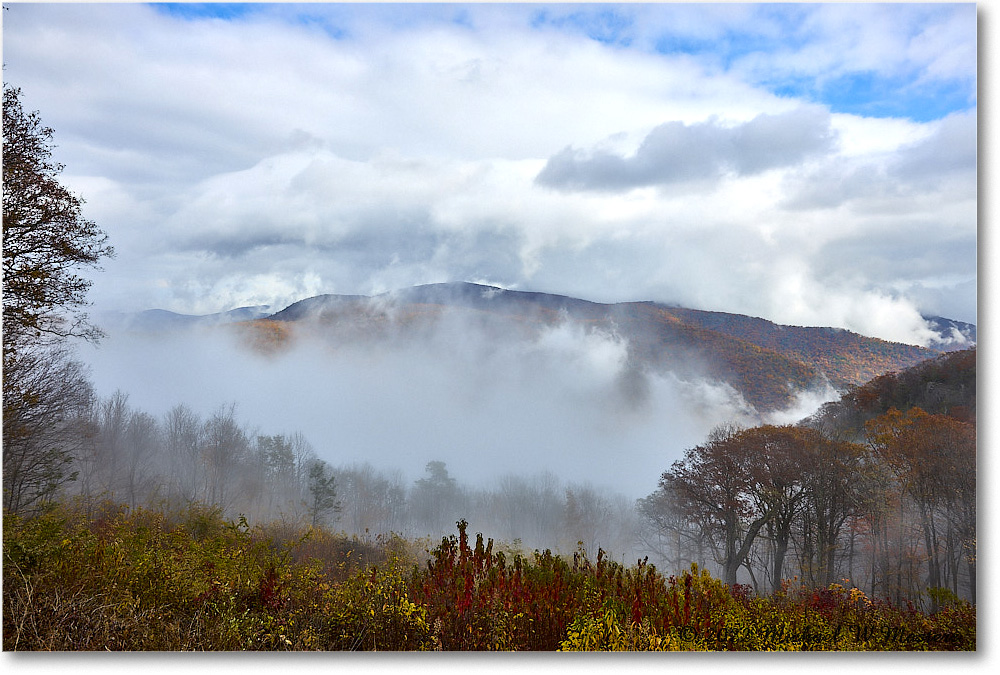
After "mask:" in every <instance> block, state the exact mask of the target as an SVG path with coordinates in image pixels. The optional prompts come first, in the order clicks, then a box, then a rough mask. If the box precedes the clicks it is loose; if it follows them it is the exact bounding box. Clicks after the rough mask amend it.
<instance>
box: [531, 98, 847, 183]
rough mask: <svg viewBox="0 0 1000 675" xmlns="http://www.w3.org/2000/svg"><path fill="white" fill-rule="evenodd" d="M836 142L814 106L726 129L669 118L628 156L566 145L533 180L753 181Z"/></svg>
mask: <svg viewBox="0 0 1000 675" xmlns="http://www.w3.org/2000/svg"><path fill="white" fill-rule="evenodd" d="M834 140H835V134H834V132H833V130H832V129H831V128H830V115H829V113H828V112H827V111H826V110H824V109H822V108H815V107H805V108H799V109H796V110H793V111H791V112H787V113H780V114H775V115H769V114H761V115H758V116H757V117H755V118H753V119H752V120H750V121H749V122H745V123H743V124H740V125H736V126H731V127H730V126H723V125H722V124H720V123H719V121H718V120H717V119H710V120H708V121H706V122H698V123H694V124H690V125H689V124H684V123H683V122H676V121H674V122H667V123H665V124H661V125H660V126H658V127H656V128H655V129H653V130H652V131H651V132H650V133H649V135H648V136H646V138H645V140H644V141H643V142H642V145H641V146H640V147H639V149H638V150H637V151H636V152H635V154H634V155H632V156H631V157H623V156H621V155H617V154H615V153H613V152H609V151H606V150H594V151H592V152H590V153H586V152H583V151H580V150H576V149H574V148H572V147H569V148H566V149H564V150H563V151H562V152H560V153H558V154H556V155H553V156H552V157H550V158H549V160H548V162H547V163H546V165H545V168H543V169H542V171H541V172H540V173H539V174H538V176H537V178H536V181H537V182H538V183H539V184H540V185H544V186H547V187H553V188H557V189H562V190H622V189H629V188H634V187H645V186H650V185H662V184H670V183H680V182H689V181H703V180H713V179H717V178H719V177H720V176H722V175H724V174H726V173H733V174H735V175H737V176H752V175H755V174H758V173H761V172H763V171H767V170H769V169H776V168H781V167H787V166H794V165H796V164H798V163H800V162H802V161H803V160H804V159H806V158H808V157H810V156H814V155H818V154H820V153H823V152H825V151H828V150H830V148H831V146H832V144H833V142H834Z"/></svg>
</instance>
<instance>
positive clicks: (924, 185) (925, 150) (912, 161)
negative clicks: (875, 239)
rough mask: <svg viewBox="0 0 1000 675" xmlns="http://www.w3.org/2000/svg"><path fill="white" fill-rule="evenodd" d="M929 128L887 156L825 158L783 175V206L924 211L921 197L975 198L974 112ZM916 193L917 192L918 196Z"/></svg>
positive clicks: (975, 138)
mask: <svg viewBox="0 0 1000 675" xmlns="http://www.w3.org/2000/svg"><path fill="white" fill-rule="evenodd" d="M934 126H935V128H934V130H933V132H932V133H931V134H930V135H929V136H928V137H927V138H924V139H922V140H920V141H917V142H914V143H911V144H908V145H906V146H904V147H902V148H900V149H899V150H898V151H897V152H895V153H893V154H892V155H891V156H890V157H878V156H875V157H870V156H869V157H861V158H845V157H833V158H828V159H826V160H825V161H823V162H822V163H821V165H820V166H819V167H817V168H815V169H813V170H812V171H810V172H808V173H805V174H799V175H793V176H789V177H788V179H787V184H786V188H787V189H786V194H787V197H786V199H785V202H784V204H783V206H784V207H785V208H789V209H792V210H807V209H830V208H836V207H838V206H841V205H844V204H856V205H862V206H864V207H865V208H866V209H867V210H880V211H886V212H892V213H897V214H899V213H907V212H911V211H912V212H916V213H926V211H927V204H926V202H925V198H926V197H927V196H928V195H929V194H939V195H942V196H943V197H944V201H945V202H956V201H960V200H969V199H975V196H976V180H975V177H976V162H977V154H978V152H977V126H976V116H975V113H961V114H955V115H950V116H948V117H946V118H944V119H943V120H941V121H940V122H937V123H935V125H934ZM918 197H920V198H918Z"/></svg>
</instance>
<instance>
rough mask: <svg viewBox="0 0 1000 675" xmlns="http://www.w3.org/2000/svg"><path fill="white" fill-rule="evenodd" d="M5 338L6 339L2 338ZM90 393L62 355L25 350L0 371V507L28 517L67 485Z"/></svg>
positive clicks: (75, 366)
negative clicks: (0, 497) (0, 407)
mask: <svg viewBox="0 0 1000 675" xmlns="http://www.w3.org/2000/svg"><path fill="white" fill-rule="evenodd" d="M5 337H6V336H5ZM92 400H93V391H92V389H91V386H90V383H89V382H88V381H87V379H86V376H85V373H84V371H83V368H82V366H81V365H80V363H79V362H77V361H74V360H72V359H70V358H69V357H68V355H67V354H66V352H65V350H62V349H59V348H50V349H24V350H21V351H20V353H19V354H18V358H16V359H7V358H4V368H3V506H4V508H5V509H9V510H10V511H12V512H15V513H27V512H29V511H34V510H37V509H38V508H41V507H42V506H44V505H45V504H46V503H47V502H48V501H50V500H51V498H52V497H54V496H55V495H56V494H57V493H58V491H59V489H60V488H61V487H62V486H63V485H64V484H66V483H67V482H70V481H72V480H75V478H76V473H75V472H74V471H73V467H72V465H73V461H74V456H75V455H76V454H77V452H78V450H79V449H80V448H81V446H82V445H83V442H84V439H85V434H84V430H85V427H86V426H87V423H86V418H87V414H86V413H87V410H88V409H89V407H90V405H91V402H92Z"/></svg>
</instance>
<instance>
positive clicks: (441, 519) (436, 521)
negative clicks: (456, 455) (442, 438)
mask: <svg viewBox="0 0 1000 675" xmlns="http://www.w3.org/2000/svg"><path fill="white" fill-rule="evenodd" d="M424 468H425V470H426V471H427V476H426V477H424V478H420V479H418V480H417V481H415V482H414V485H413V491H412V494H411V496H410V502H411V508H412V510H413V515H414V519H415V520H416V522H417V523H418V526H422V527H423V528H424V530H425V531H424V532H422V534H435V535H436V534H440V533H441V532H443V531H444V530H445V528H446V524H447V523H448V522H449V521H450V522H454V521H455V520H457V519H458V517H460V516H461V515H462V514H461V513H459V512H460V511H462V510H464V509H463V507H464V504H462V503H461V502H462V494H461V490H460V489H459V487H458V483H457V482H456V481H455V479H454V478H452V477H451V476H450V475H449V474H448V467H447V466H446V465H445V463H444V462H442V461H437V460H436V461H432V462H427V465H426V466H425V467H424Z"/></svg>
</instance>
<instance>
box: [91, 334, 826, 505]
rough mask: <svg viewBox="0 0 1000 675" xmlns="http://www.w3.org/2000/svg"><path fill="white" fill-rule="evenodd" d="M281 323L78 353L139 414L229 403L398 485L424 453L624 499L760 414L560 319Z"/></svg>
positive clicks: (417, 470) (457, 466) (420, 466)
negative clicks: (511, 329)
mask: <svg viewBox="0 0 1000 675" xmlns="http://www.w3.org/2000/svg"><path fill="white" fill-rule="evenodd" d="M295 326H296V329H297V330H296V338H295V339H294V340H293V341H292V342H291V343H290V344H289V345H288V346H287V347H286V348H284V349H280V350H277V351H276V352H274V353H270V354H266V355H265V354H261V353H259V352H256V351H254V350H252V349H250V348H249V347H247V345H246V342H245V341H244V340H243V339H241V337H240V334H239V332H238V331H234V330H232V329H231V328H229V327H225V326H217V327H211V328H207V327H198V328H184V329H178V330H175V331H169V332H161V333H155V334H152V333H142V332H132V331H127V330H123V329H114V328H112V329H109V335H108V337H107V338H105V340H103V341H102V343H101V344H100V345H99V346H98V347H90V346H88V347H85V348H83V349H82V351H81V358H82V359H83V360H84V361H85V362H87V363H89V364H90V365H91V366H92V380H93V382H94V385H95V388H96V390H97V393H98V394H99V395H101V396H107V395H110V394H111V393H113V392H114V391H116V390H120V391H122V392H125V393H127V394H128V395H129V397H130V399H129V400H130V403H131V404H132V405H133V406H135V407H137V408H139V409H142V410H145V411H147V412H149V413H151V414H153V415H162V414H164V413H166V412H167V411H168V410H169V409H170V408H171V407H173V406H175V405H177V404H179V403H183V404H185V405H187V406H188V407H190V408H191V409H193V410H194V411H196V412H198V413H200V414H202V415H209V414H211V413H212V411H214V410H217V409H218V408H219V407H220V406H222V405H229V404H235V405H236V414H237V417H238V418H239V419H240V420H242V421H243V422H245V423H249V424H251V425H253V426H254V427H259V428H260V431H261V433H268V434H274V433H288V434H291V433H295V432H301V433H302V434H304V435H305V437H306V438H307V439H308V440H309V442H310V443H311V444H312V446H313V447H314V448H315V451H316V454H317V455H318V456H319V457H320V458H321V459H324V460H326V461H327V462H329V463H330V464H331V465H344V464H348V463H353V462H367V463H368V464H371V465H372V466H374V467H377V468H379V469H384V470H401V471H402V472H403V475H404V476H405V478H406V479H407V480H408V481H410V482H412V481H413V480H415V479H417V478H419V477H420V476H421V475H422V474H423V472H424V468H425V466H426V464H427V462H429V461H432V460H437V461H443V462H445V464H446V465H447V467H448V470H449V472H450V473H451V475H452V476H454V477H455V478H456V479H457V480H459V481H460V482H462V483H464V484H468V485H473V486H484V487H485V486H491V485H493V484H494V483H495V482H496V480H497V479H498V478H499V477H501V476H507V475H511V474H515V475H525V476H527V475H533V474H538V473H542V472H551V473H552V474H554V475H555V476H557V477H558V478H559V479H560V480H562V481H572V482H578V483H579V482H586V483H590V484H593V485H594V486H596V487H599V488H601V489H608V490H613V491H616V492H619V493H621V494H622V495H624V496H626V497H628V498H630V499H634V498H637V497H642V496H645V495H647V494H649V493H650V492H652V491H653V490H654V489H655V488H656V484H657V480H658V478H659V476H660V474H661V473H662V472H663V471H664V470H666V469H667V468H669V466H670V464H671V463H672V462H673V461H674V460H675V459H678V458H679V457H680V456H681V454H682V453H683V450H684V449H685V448H688V447H691V446H693V445H696V444H698V443H701V442H703V441H704V439H705V438H706V436H707V434H708V433H709V431H710V430H711V429H712V428H713V427H714V426H716V425H718V424H721V423H725V422H733V421H736V422H742V423H745V424H752V423H755V422H757V421H760V420H759V419H758V416H756V414H755V413H754V411H753V410H752V409H750V407H749V406H747V405H746V403H745V402H744V401H743V399H742V397H741V396H740V395H739V394H738V393H737V392H736V391H735V390H733V389H732V388H731V387H729V386H728V385H725V384H722V383H718V382H711V381H709V380H707V379H695V378H687V379H680V378H679V377H677V376H675V375H673V374H669V373H652V372H646V371H644V370H642V369H641V368H639V367H636V366H635V364H632V363H631V362H630V359H629V354H628V345H627V344H626V342H625V340H624V339H622V338H621V337H619V336H618V335H616V334H614V333H613V332H607V331H602V330H597V329H589V328H587V327H586V326H585V325H583V324H580V323H574V322H571V321H563V322H561V323H556V324H554V325H547V326H545V327H543V328H541V329H540V330H535V331H532V332H531V333H530V335H529V336H528V337H525V336H524V335H519V336H518V337H512V336H511V335H503V336H498V335H496V334H495V333H494V332H492V331H489V330H487V329H485V328H484V327H483V325H482V324H481V323H477V322H475V321H468V320H465V319H463V318H460V317H458V316H455V317H452V316H446V317H445V318H443V319H440V320H438V321H436V322H435V323H434V324H433V329H431V330H421V331H412V332H410V333H406V332H397V333H394V337H385V336H382V337H380V338H378V339H372V340H366V341H360V340H349V341H344V340H340V339H338V338H336V337H333V333H331V332H330V331H326V330H324V327H323V326H322V325H314V326H312V328H311V329H308V330H305V329H304V328H303V325H301V324H295ZM826 398H828V397H827V396H819V397H818V398H815V399H809V398H805V399H802V400H803V402H804V403H805V404H806V405H804V406H803V408H802V410H797V411H795V414H796V415H799V413H800V412H801V413H802V415H805V414H808V413H809V412H811V410H808V409H806V408H814V407H815V406H817V405H819V404H820V403H822V401H823V400H824V399H826ZM802 415H799V416H802Z"/></svg>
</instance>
